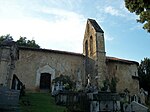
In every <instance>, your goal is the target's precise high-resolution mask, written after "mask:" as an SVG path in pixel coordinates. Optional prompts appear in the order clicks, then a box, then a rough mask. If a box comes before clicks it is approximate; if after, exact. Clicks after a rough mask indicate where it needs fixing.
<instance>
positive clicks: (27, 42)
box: [0, 34, 40, 48]
mask: <svg viewBox="0 0 150 112" xmlns="http://www.w3.org/2000/svg"><path fill="white" fill-rule="evenodd" d="M6 39H9V40H13V37H12V36H10V34H7V35H2V36H0V44H1V42H3V41H4V40H6ZM16 42H17V44H18V46H21V47H31V48H40V46H39V45H38V44H36V42H35V40H27V38H26V37H21V36H20V38H19V40H17V41H16Z"/></svg>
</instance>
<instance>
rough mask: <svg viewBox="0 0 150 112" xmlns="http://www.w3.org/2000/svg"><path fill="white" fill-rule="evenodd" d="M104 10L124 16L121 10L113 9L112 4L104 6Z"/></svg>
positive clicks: (114, 14)
mask: <svg viewBox="0 0 150 112" xmlns="http://www.w3.org/2000/svg"><path fill="white" fill-rule="evenodd" d="M104 11H105V12H106V13H108V14H111V15H113V16H124V15H123V14H121V12H120V11H119V10H117V9H115V8H114V7H112V6H107V7H105V9H104Z"/></svg>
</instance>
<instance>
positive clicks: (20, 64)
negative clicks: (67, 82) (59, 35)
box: [0, 19, 139, 94]
mask: <svg viewBox="0 0 150 112" xmlns="http://www.w3.org/2000/svg"><path fill="white" fill-rule="evenodd" d="M16 49H17V50H16ZM15 53H18V55H16V54H15ZM137 68H138V62H136V61H131V60H125V59H119V58H116V57H110V56H106V52H105V38H104V31H103V30H102V29H101V27H100V26H99V25H98V23H97V22H96V21H95V20H93V19H88V20H87V24H86V29H85V34H84V39H83V54H79V53H73V52H67V51H59V50H51V49H42V48H40V49H36V48H27V47H19V48H18V47H17V46H16V43H15V42H12V43H11V44H10V43H9V42H6V43H5V44H2V45H0V84H1V85H3V86H7V87H10V88H11V86H12V80H13V75H14V74H15V75H16V76H17V77H18V78H19V79H20V80H21V81H22V82H23V83H24V84H25V86H26V89H27V90H32V91H35V90H40V89H49V90H50V91H53V89H54V85H53V83H52V81H53V79H55V78H56V77H58V76H60V75H67V76H69V77H70V78H71V80H72V81H74V82H76V84H77V85H78V87H79V88H84V87H85V86H86V85H87V79H88V77H90V82H91V85H95V86H97V87H98V88H99V89H101V88H102V87H104V81H106V80H109V81H110V82H111V81H112V80H113V79H115V80H116V91H117V92H123V91H124V90H125V89H128V90H129V91H130V93H131V94H136V93H138V91H139V80H138V69H137Z"/></svg>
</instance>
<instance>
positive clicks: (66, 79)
mask: <svg viewBox="0 0 150 112" xmlns="http://www.w3.org/2000/svg"><path fill="white" fill-rule="evenodd" d="M53 82H55V83H57V82H59V83H61V82H62V83H63V85H64V86H65V89H66V90H72V89H75V82H73V81H71V79H70V77H69V76H64V75H60V76H59V77H56V78H55V79H54V80H53Z"/></svg>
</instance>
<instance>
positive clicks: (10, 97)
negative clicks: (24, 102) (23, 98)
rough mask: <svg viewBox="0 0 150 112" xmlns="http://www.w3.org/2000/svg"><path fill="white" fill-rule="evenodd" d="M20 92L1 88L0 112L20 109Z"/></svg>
mask: <svg viewBox="0 0 150 112" xmlns="http://www.w3.org/2000/svg"><path fill="white" fill-rule="evenodd" d="M19 95H20V91H19V90H12V89H7V88H4V87H0V111H1V110H16V109H18V102H19Z"/></svg>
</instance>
